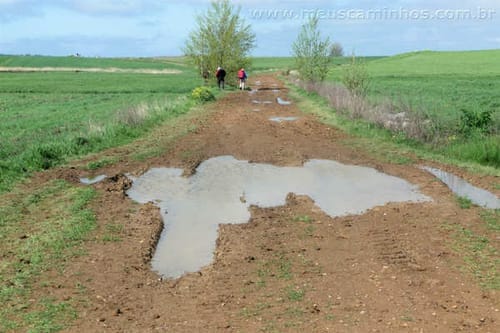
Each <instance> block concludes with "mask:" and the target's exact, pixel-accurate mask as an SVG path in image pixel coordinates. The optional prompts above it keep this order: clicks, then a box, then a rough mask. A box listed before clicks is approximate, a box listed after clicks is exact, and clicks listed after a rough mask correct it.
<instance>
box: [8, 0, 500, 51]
mask: <svg viewBox="0 0 500 333" xmlns="http://www.w3.org/2000/svg"><path fill="white" fill-rule="evenodd" d="M232 2H233V3H234V5H235V6H236V7H239V8H240V16H241V17H242V18H243V19H244V20H245V22H246V23H248V24H250V25H251V26H252V30H253V32H254V33H255V34H256V47H255V48H254V49H253V51H252V55H254V56H288V55H290V54H291V45H292V43H293V41H294V40H295V39H296V37H297V34H298V33H299V31H300V27H301V25H302V24H304V23H305V21H306V20H307V19H308V17H310V16H312V15H316V16H318V18H319V21H320V23H319V28H320V30H321V33H322V36H323V37H325V38H326V37H328V38H330V40H331V41H335V42H339V43H340V44H341V45H342V46H343V48H344V51H345V53H346V54H352V53H354V54H356V55H360V56H368V55H394V54H399V53H405V52H412V51H419V50H439V51H448V50H449V51H455V50H481V49H500V28H499V27H500V1H499V0H461V1H456V0H393V1H387V0H384V1H382V0H371V1H368V0H309V1H305V0H300V1H299V0H235V1H232ZM209 5H210V0H182V1H170V0H0V54H40V55H55V56H60V55H70V54H76V53H79V54H81V55H83V56H89V57H94V56H99V57H150V56H176V55H182V49H183V46H184V44H185V41H186V39H187V37H188V35H189V32H190V31H192V30H194V29H195V28H196V16H197V15H201V14H203V13H205V12H206V10H207V8H208V7H209Z"/></svg>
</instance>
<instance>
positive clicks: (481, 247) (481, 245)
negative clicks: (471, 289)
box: [445, 221, 500, 290]
mask: <svg viewBox="0 0 500 333" xmlns="http://www.w3.org/2000/svg"><path fill="white" fill-rule="evenodd" d="M497 222H498V221H497ZM445 228H446V229H447V230H450V231H452V236H453V243H452V248H453V249H454V250H455V251H456V252H457V253H460V256H461V257H462V258H463V260H464V266H463V269H464V271H466V272H467V273H470V274H472V275H473V276H474V277H475V278H476V279H477V281H478V282H479V284H480V285H481V287H482V288H484V289H493V290H499V289H500V274H499V272H498V268H499V267H500V256H499V255H498V250H497V249H496V248H495V247H494V246H493V245H492V244H490V241H489V239H488V238H487V237H484V236H482V235H479V234H477V233H474V232H473V231H471V230H469V229H466V228H463V227H461V226H459V225H450V224H447V225H445Z"/></svg>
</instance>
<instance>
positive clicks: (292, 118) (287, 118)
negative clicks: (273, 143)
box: [269, 117, 299, 123]
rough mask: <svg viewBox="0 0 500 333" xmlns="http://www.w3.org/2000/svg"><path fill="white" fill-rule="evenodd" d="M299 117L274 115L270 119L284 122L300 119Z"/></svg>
mask: <svg viewBox="0 0 500 333" xmlns="http://www.w3.org/2000/svg"><path fill="white" fill-rule="evenodd" d="M298 119H299V118H298V117H272V118H269V120H270V121H274V122H276V123H282V122H284V121H295V120H298Z"/></svg>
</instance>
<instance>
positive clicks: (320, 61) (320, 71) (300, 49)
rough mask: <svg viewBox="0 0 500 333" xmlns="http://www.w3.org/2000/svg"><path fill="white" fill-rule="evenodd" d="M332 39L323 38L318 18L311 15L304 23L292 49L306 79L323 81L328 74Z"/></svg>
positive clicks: (301, 74)
mask: <svg viewBox="0 0 500 333" xmlns="http://www.w3.org/2000/svg"><path fill="white" fill-rule="evenodd" d="M329 48H330V40H329V39H328V38H326V39H325V40H322V39H321V34H320V32H319V30H318V18H317V17H311V18H310V19H309V21H308V22H307V23H305V24H304V25H302V28H301V31H300V33H299V35H298V36H297V40H295V42H294V43H293V45H292V51H293V54H294V56H295V61H296V63H297V67H298V70H299V73H300V77H301V78H302V79H303V80H306V81H323V80H325V78H326V75H327V74H328V65H329V63H330V58H329V54H328V53H329Z"/></svg>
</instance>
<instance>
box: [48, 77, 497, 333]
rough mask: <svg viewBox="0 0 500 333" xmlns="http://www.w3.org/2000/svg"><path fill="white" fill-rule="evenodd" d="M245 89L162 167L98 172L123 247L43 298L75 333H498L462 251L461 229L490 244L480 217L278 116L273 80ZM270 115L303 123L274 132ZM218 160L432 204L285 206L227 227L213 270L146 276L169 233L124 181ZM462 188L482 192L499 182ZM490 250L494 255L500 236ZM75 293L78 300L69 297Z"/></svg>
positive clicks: (87, 260) (334, 139)
mask: <svg viewBox="0 0 500 333" xmlns="http://www.w3.org/2000/svg"><path fill="white" fill-rule="evenodd" d="M257 80H260V81H261V82H260V83H261V84H260V86H257V85H256V81H257ZM250 85H251V86H252V87H254V88H260V90H259V91H258V92H257V93H255V94H249V93H247V92H238V93H234V94H229V95H227V96H226V97H224V98H223V99H220V100H219V101H218V102H217V103H215V105H212V106H209V107H208V108H210V109H211V111H210V112H209V113H207V116H206V117H205V118H204V119H203V120H199V121H196V120H194V123H193V124H194V125H195V127H194V128H195V130H193V131H191V132H190V133H189V134H187V135H185V136H182V137H181V138H179V139H178V140H176V141H175V143H173V144H172V146H171V147H169V149H168V153H166V154H164V155H163V156H162V157H161V158H154V159H150V160H147V161H144V162H137V161H122V162H123V163H120V164H119V165H114V166H110V167H107V168H103V169H102V170H99V171H98V173H105V174H108V175H117V176H116V177H114V178H111V179H108V180H106V181H104V182H103V183H100V184H97V185H93V186H95V187H96V188H97V189H98V191H99V193H100V196H99V199H98V202H96V204H95V207H93V208H94V209H95V210H96V211H97V214H98V221H99V225H100V227H99V230H98V231H97V233H98V234H99V232H104V230H105V226H106V225H111V224H112V225H117V224H122V225H124V229H123V230H122V232H121V234H120V239H121V240H120V241H118V242H103V241H101V240H100V239H101V238H100V237H99V235H96V237H95V239H96V240H95V241H91V242H89V243H88V244H87V245H86V248H87V251H88V255H87V256H84V257H81V258H79V259H77V261H76V262H74V263H72V264H69V266H68V268H67V269H66V271H65V276H66V278H55V281H54V284H53V286H49V287H48V288H49V289H48V291H49V292H50V293H51V294H53V295H54V296H55V297H57V298H61V299H66V300H69V299H71V300H72V301H73V303H75V304H77V306H79V308H78V311H79V319H78V320H77V321H76V323H75V324H74V326H72V327H71V328H69V329H68V330H67V331H68V332H189V333H193V332H499V331H500V312H499V308H500V297H499V295H498V293H497V292H494V291H491V289H488V288H481V286H480V281H481V279H480V278H479V279H478V278H476V277H474V276H473V274H472V273H471V272H469V271H467V270H464V268H467V267H468V266H467V265H466V262H465V261H464V257H465V254H464V253H462V252H461V251H460V250H459V249H460V247H458V248H457V246H456V242H457V238H456V235H457V232H459V231H460V230H464V228H465V229H466V230H471V231H472V232H476V233H478V234H481V235H485V237H489V236H491V235H492V234H489V233H488V232H489V231H488V229H487V228H485V227H484V224H485V223H484V221H483V220H482V219H481V217H480V212H481V210H480V209H479V208H477V207H473V208H471V209H467V210H465V209H461V208H460V207H459V205H458V204H457V202H456V200H455V198H454V196H453V195H452V194H451V193H450V191H449V190H448V189H447V188H446V187H445V186H444V185H443V184H442V183H440V182H438V181H436V180H435V179H434V178H433V177H432V176H431V175H429V174H428V173H426V172H424V171H422V170H420V169H419V168H418V167H417V166H416V165H415V166H413V165H397V164H388V163H383V162H381V161H379V160H377V159H375V158H374V157H371V156H370V154H369V152H367V151H363V150H360V149H358V150H356V149H353V148H352V146H351V145H349V144H346V142H348V141H346V140H347V139H348V137H347V135H346V134H344V133H342V132H340V131H339V130H337V129H335V128H331V127H328V126H326V125H323V124H321V123H320V122H318V121H317V120H316V119H315V118H314V117H313V116H311V115H306V114H303V113H301V112H300V111H299V110H298V109H297V107H296V106H295V103H294V104H292V105H289V106H282V105H278V104H277V103H276V102H275V101H276V98H277V97H278V96H279V97H281V98H282V99H284V100H289V97H288V96H287V89H286V88H285V87H284V85H283V83H282V82H280V81H278V80H277V79H275V78H274V77H273V76H262V77H260V78H256V79H254V80H253V81H251V82H250ZM254 100H258V101H261V102H262V101H272V102H273V103H270V104H264V103H259V104H257V103H255V102H254ZM272 116H296V117H299V119H298V120H297V121H294V122H283V123H276V122H271V121H269V117H272ZM352 140H354V139H352ZM108 154H113V152H108ZM220 155H233V156H235V157H236V158H238V159H241V160H249V161H253V162H260V163H270V164H274V165H279V166H297V165H301V164H302V163H303V162H304V161H306V160H308V159H311V158H317V159H332V160H336V161H339V162H342V163H346V164H355V165H363V166H369V167H373V168H376V169H377V170H379V171H382V172H385V173H387V174H390V175H394V176H397V177H401V178H404V179H406V180H408V181H409V182H411V183H413V184H416V185H418V186H419V187H420V189H421V191H422V192H423V193H424V194H425V195H428V196H430V197H432V199H433V202H428V203H419V204H410V203H404V204H389V205H386V206H383V207H376V208H374V209H372V210H370V211H369V212H367V213H366V214H364V215H359V216H346V217H341V218H330V217H329V216H327V215H325V214H324V213H323V212H322V211H321V210H319V209H318V208H317V207H315V206H314V203H313V202H311V200H310V199H308V198H306V197H298V196H295V195H289V196H288V199H287V205H286V206H283V207H277V208H271V209H260V208H256V207H254V208H252V211H251V213H252V218H251V221H250V223H248V224H244V225H223V226H221V227H220V233H219V238H218V240H217V249H216V253H215V255H214V262H213V264H212V265H210V266H208V267H205V268H203V269H202V270H201V271H200V272H197V273H192V274H188V275H186V276H184V277H182V278H180V279H177V280H162V279H160V278H159V276H157V275H156V274H155V273H153V272H152V271H151V270H150V264H149V258H150V257H151V253H152V247H153V246H154V244H155V241H156V239H157V237H158V234H159V231H160V230H161V228H162V226H161V220H160V215H159V212H158V209H157V208H156V207H155V206H153V205H152V204H148V205H145V206H142V205H138V204H135V203H133V202H132V201H131V200H130V199H129V198H127V197H126V195H124V189H127V188H128V187H129V186H130V182H129V181H127V179H126V178H125V177H123V176H119V175H120V174H122V173H127V172H131V173H134V174H141V173H142V172H144V171H146V170H147V169H149V168H150V167H155V166H156V167H157V166H162V167H163V166H164V167H181V168H184V169H185V170H186V173H187V174H188V173H190V172H193V170H194V169H195V168H196V166H197V165H199V163H200V162H202V161H204V160H206V159H208V158H210V157H214V156H220ZM455 171H456V172H458V170H455ZM58 172H59V175H60V176H61V177H64V178H67V179H75V176H82V174H81V173H79V172H80V171H78V169H67V170H59V171H58ZM462 173H463V172H462ZM468 179H469V180H471V181H472V182H474V184H475V185H488V184H493V183H494V182H495V181H498V180H496V179H494V178H492V177H489V178H488V177H483V178H479V177H475V178H474V177H472V176H470V177H468ZM82 186H83V185H82ZM497 194H498V190H497ZM493 235H494V234H493ZM489 245H490V246H493V247H496V248H497V249H498V245H499V240H498V237H497V238H496V239H495V238H494V236H492V239H490V244H489ZM186 246H189V244H186ZM75 285H80V286H82V288H81V289H83V290H84V292H82V294H79V293H77V292H75ZM44 292H47V290H45V291H44Z"/></svg>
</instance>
